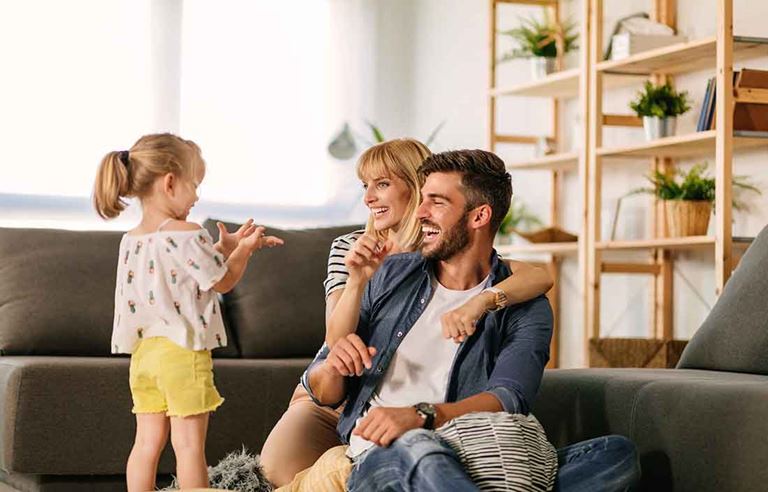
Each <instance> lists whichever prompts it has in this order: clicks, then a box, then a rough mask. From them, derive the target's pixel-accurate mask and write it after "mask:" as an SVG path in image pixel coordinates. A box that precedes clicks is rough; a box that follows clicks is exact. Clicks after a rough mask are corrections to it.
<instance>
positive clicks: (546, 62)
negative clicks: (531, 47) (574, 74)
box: [531, 56, 557, 80]
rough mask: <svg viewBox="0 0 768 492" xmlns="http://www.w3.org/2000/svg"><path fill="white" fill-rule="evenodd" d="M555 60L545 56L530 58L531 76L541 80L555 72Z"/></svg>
mask: <svg viewBox="0 0 768 492" xmlns="http://www.w3.org/2000/svg"><path fill="white" fill-rule="evenodd" d="M556 66H557V58H552V57H547V56H534V57H531V75H533V78H534V79H536V80H538V79H543V78H544V77H546V76H547V75H549V74H551V73H554V72H555V71H556Z"/></svg>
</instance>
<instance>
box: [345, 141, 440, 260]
mask: <svg viewBox="0 0 768 492" xmlns="http://www.w3.org/2000/svg"><path fill="white" fill-rule="evenodd" d="M430 155H432V152H430V150H429V149H428V148H427V146H426V145H424V144H423V143H421V142H419V141H418V140H414V139H412V138H400V139H396V140H388V141H386V142H382V143H380V144H377V145H374V146H373V147H371V148H369V149H368V150H366V151H365V152H363V154H362V155H361V156H360V159H358V161H357V176H358V178H360V179H361V180H363V181H364V180H365V178H366V177H368V178H370V177H378V176H392V175H394V176H397V177H398V178H400V179H402V180H403V181H405V184H406V185H407V186H408V189H409V190H410V192H411V198H410V199H409V201H408V211H407V212H406V214H405V216H404V217H403V218H402V220H401V221H400V227H399V228H398V236H399V243H400V244H399V246H400V247H401V248H402V249H404V250H406V251H412V250H414V249H416V247H417V246H418V245H419V243H420V242H421V224H420V223H419V220H418V218H417V217H416V210H417V209H418V207H419V204H420V203H421V185H423V184H424V180H423V179H422V177H421V176H420V175H419V172H418V170H419V167H421V164H422V163H423V162H424V159H426V158H427V157H429V156H430ZM365 231H366V232H368V233H371V234H373V235H374V236H375V237H376V238H377V239H380V240H384V241H385V240H386V239H387V237H388V236H389V230H386V231H377V230H375V229H374V228H373V217H372V216H371V217H369V218H368V223H367V224H366V226H365Z"/></svg>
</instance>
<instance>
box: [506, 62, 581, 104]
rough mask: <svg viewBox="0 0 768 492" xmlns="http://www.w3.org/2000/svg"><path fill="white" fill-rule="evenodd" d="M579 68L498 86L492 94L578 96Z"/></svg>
mask: <svg viewBox="0 0 768 492" xmlns="http://www.w3.org/2000/svg"><path fill="white" fill-rule="evenodd" d="M580 72H581V71H580V70H579V69H578V68H572V69H570V70H563V71H562V72H556V73H553V74H550V75H547V76H546V77H544V78H543V79H541V80H533V81H530V82H524V83H522V84H517V85H513V86H510V87H498V88H496V89H493V90H491V95H492V96H495V97H499V96H526V97H563V98H565V97H576V96H578V95H579V73H580Z"/></svg>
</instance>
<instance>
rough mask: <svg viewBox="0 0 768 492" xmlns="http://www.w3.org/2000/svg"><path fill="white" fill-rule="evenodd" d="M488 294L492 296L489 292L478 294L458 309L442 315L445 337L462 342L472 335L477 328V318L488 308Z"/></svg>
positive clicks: (441, 321)
mask: <svg viewBox="0 0 768 492" xmlns="http://www.w3.org/2000/svg"><path fill="white" fill-rule="evenodd" d="M486 296H488V297H490V295H489V294H479V295H476V296H474V297H472V298H471V299H469V300H468V301H467V302H465V303H464V304H462V305H461V306H459V307H457V308H456V309H453V310H451V311H448V312H447V313H445V314H443V315H442V316H441V317H440V323H441V324H442V325H443V337H445V338H452V339H453V341H454V342H456V343H461V342H463V341H464V340H466V339H467V338H468V337H470V336H472V334H473V333H474V332H475V330H476V328H477V320H479V319H480V318H481V317H482V316H483V314H485V311H486V309H488V302H487V301H486V299H485V297H486Z"/></svg>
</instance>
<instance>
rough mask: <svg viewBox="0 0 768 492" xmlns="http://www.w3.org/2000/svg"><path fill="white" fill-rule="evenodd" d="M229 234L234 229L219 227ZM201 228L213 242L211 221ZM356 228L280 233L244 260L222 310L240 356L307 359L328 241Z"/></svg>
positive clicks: (321, 299)
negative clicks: (271, 245) (275, 241)
mask: <svg viewBox="0 0 768 492" xmlns="http://www.w3.org/2000/svg"><path fill="white" fill-rule="evenodd" d="M225 225H226V226H227V229H228V230H229V231H234V230H236V229H237V227H238V225H236V224H232V223H225ZM204 226H205V228H206V229H208V230H209V231H210V232H211V235H212V236H213V237H214V238H218V231H217V229H216V221H215V220H206V221H205V223H204ZM357 228H359V226H354V225H349V226H342V227H328V228H319V229H303V230H281V229H276V228H274V227H267V234H270V235H275V236H278V237H280V238H282V239H283V240H284V241H285V244H284V245H283V246H280V247H277V248H271V249H269V248H265V249H262V250H261V251H258V252H257V253H255V254H254V255H253V256H252V257H251V260H250V261H249V262H248V268H247V270H246V271H245V274H244V275H243V279H242V280H241V281H240V283H238V284H237V286H236V287H235V288H234V289H233V290H232V291H231V292H229V293H227V294H225V295H224V307H225V309H226V312H227V313H228V315H227V318H228V321H229V323H231V324H232V325H233V330H232V331H233V332H234V334H235V337H236V338H237V343H238V346H239V347H240V351H241V353H242V356H243V357H253V358H259V357H311V356H313V355H314V354H315V353H316V352H317V350H318V349H319V348H320V346H321V345H322V343H323V339H324V336H325V294H324V291H323V280H324V279H325V277H326V272H327V265H328V252H329V250H330V247H331V242H333V240H334V239H335V238H336V237H338V236H340V235H342V234H346V233H348V232H350V231H353V230H355V229H357Z"/></svg>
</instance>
